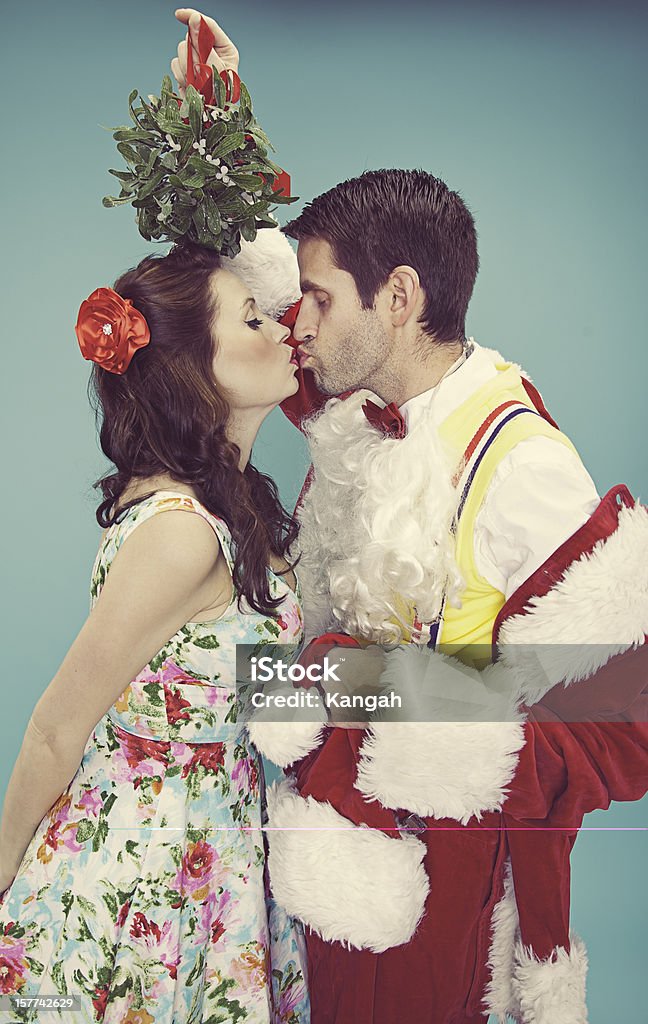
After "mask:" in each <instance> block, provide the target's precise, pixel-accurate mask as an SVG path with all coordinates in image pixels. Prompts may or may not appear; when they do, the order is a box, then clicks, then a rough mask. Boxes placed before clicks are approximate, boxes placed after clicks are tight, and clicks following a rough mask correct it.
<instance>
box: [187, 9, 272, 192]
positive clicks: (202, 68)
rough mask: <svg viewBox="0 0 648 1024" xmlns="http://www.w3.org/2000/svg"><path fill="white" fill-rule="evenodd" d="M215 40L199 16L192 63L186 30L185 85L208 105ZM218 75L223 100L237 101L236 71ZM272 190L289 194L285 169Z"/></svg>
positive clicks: (238, 82) (239, 89)
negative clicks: (211, 61)
mask: <svg viewBox="0 0 648 1024" xmlns="http://www.w3.org/2000/svg"><path fill="white" fill-rule="evenodd" d="M215 42H216V40H215V39H214V35H213V33H212V30H211V29H210V27H209V25H208V24H207V22H206V21H205V19H204V18H201V19H200V25H199V27H198V60H197V62H196V64H195V65H194V60H193V52H192V46H191V38H190V33H189V31H187V85H193V87H194V89H196V90H197V91H198V92H199V93H200V95H201V96H202V97H203V99H204V101H205V104H208V105H210V106H213V105H214V80H213V77H212V69H211V67H210V65H209V64H208V63H207V58H208V57H209V54H210V52H211V50H212V49H213V46H214V43H215ZM219 77H220V78H221V79H222V81H223V82H224V83H225V101H226V102H227V103H238V101H239V100H240V98H241V79H240V78H239V76H238V75H237V73H236V71H232V70H231V68H227V69H225V70H224V71H221V72H220V74H219ZM272 191H273V192H283V194H284V195H285V196H289V195H290V175H289V174H288V173H287V172H286V171H282V172H281V173H280V174H279V175H278V176H277V177H276V178H275V179H274V181H273V183H272Z"/></svg>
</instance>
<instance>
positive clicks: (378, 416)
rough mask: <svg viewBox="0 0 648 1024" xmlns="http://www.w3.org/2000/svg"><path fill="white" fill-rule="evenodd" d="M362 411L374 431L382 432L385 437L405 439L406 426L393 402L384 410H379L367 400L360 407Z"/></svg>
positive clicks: (377, 406)
mask: <svg viewBox="0 0 648 1024" xmlns="http://www.w3.org/2000/svg"><path fill="white" fill-rule="evenodd" d="M362 411H363V413H364V414H365V416H366V417H367V419H368V420H369V422H370V423H371V426H372V427H375V428H376V430H380V431H382V433H383V434H384V435H385V437H397V438H401V437H405V435H406V434H407V424H406V423H405V420H404V419H403V417H402V416H401V414H400V412H399V409H398V406H397V405H396V403H395V402H390V403H389V405H386V406H385V407H384V409H381V408H380V406H379V405H376V403H375V402H371V401H370V400H369V399H367V401H366V402H365V403H364V405H363V406H362Z"/></svg>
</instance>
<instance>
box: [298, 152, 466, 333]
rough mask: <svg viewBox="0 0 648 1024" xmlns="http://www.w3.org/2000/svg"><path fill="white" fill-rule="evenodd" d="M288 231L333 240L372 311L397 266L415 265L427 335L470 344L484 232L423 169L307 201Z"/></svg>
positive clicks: (367, 179) (354, 181) (374, 174)
mask: <svg viewBox="0 0 648 1024" xmlns="http://www.w3.org/2000/svg"><path fill="white" fill-rule="evenodd" d="M283 231H284V232H285V234H287V235H289V236H290V237H291V238H296V239H298V240H301V239H307V238H320V239H324V240H325V241H327V242H328V243H329V245H330V246H331V249H332V252H333V258H334V260H335V263H336V265H337V266H338V267H339V268H340V269H341V270H346V271H347V272H348V273H349V274H351V276H352V277H353V280H354V281H355V285H356V288H357V290H358V295H359V296H360V301H361V302H362V306H363V308H364V309H370V308H372V307H373V305H374V300H375V297H376V293H377V292H378V291H379V289H380V288H381V287H382V286H383V285H384V284H386V283H387V280H388V278H389V275H390V273H391V272H392V270H393V269H394V267H398V266H401V265H406V266H409V267H413V268H414V270H416V271H417V272H418V275H419V279H420V282H421V287H422V288H423V291H424V292H425V297H426V299H425V306H424V308H423V313H422V315H421V318H420V323H421V324H422V326H423V328H424V330H425V332H426V334H429V335H430V336H431V337H432V338H433V339H434V340H435V341H439V342H442V341H455V340H457V339H461V340H463V339H464V338H465V329H466V326H465V325H466V310H467V308H468V302H469V301H470V296H471V295H472V291H473V287H474V284H475V278H476V276H477V270H478V267H479V259H478V256H477V234H476V231H475V222H474V220H473V218H472V214H471V213H470V211H469V209H468V207H467V206H466V204H465V203H464V201H463V199H462V198H461V196H460V195H459V194H458V193H457V192H451V191H450V189H449V188H448V186H447V185H446V184H445V182H443V181H441V180H440V178H435V177H433V175H431V174H428V173H427V172H426V171H421V170H414V171H404V170H380V171H365V173H364V174H361V175H360V177H358V178H351V179H350V180H349V181H343V182H342V183H341V184H340V185H336V186H335V188H332V189H330V190H329V191H328V192H325V193H324V194H323V195H321V196H318V197H317V198H316V199H314V200H313V201H312V203H308V204H307V205H306V207H305V208H304V210H303V212H302V213H301V214H300V216H299V217H296V218H295V219H294V220H292V221H290V223H289V224H287V225H286V227H285V228H284V229H283Z"/></svg>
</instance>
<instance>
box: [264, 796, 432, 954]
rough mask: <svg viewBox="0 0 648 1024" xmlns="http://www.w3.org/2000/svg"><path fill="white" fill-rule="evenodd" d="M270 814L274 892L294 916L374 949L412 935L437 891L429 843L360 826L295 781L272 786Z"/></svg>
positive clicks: (326, 935) (329, 935)
mask: <svg viewBox="0 0 648 1024" xmlns="http://www.w3.org/2000/svg"><path fill="white" fill-rule="evenodd" d="M268 813H269V823H268V827H269V829H270V832H269V839H270V844H269V845H270V854H269V858H268V865H269V869H270V879H271V883H272V890H273V894H274V897H275V899H276V900H277V902H278V903H279V904H280V905H281V906H282V907H283V908H284V910H286V911H287V913H288V914H290V915H292V916H293V917H297V918H299V919H300V920H301V921H303V922H304V924H306V925H308V926H309V927H310V928H312V929H313V930H314V931H316V932H317V933H318V934H319V935H321V936H322V938H323V939H326V940H327V941H329V942H335V941H337V942H342V943H344V944H345V945H346V946H348V947H354V948H357V949H370V950H373V952H374V953H381V952H383V951H384V950H386V949H389V948H390V947H391V946H400V945H402V944H403V943H404V942H408V941H409V940H410V939H411V937H412V935H413V934H414V932H415V930H416V927H417V925H418V923H419V921H420V919H421V917H422V915H423V910H424V908H425V900H426V898H427V895H428V892H429V884H428V879H427V875H426V873H425V870H424V868H423V866H422V863H421V861H422V860H423V856H424V854H425V846H424V845H423V843H421V842H420V841H419V840H418V839H416V838H414V837H413V836H408V837H406V838H405V839H398V838H393V839H392V838H390V837H389V836H387V835H385V834H384V833H383V832H380V831H377V830H374V829H369V828H365V827H358V826H354V825H352V823H351V822H350V821H349V820H348V818H344V817H342V816H341V815H340V814H338V812H337V811H336V810H335V809H334V808H333V807H331V805H330V804H328V803H319V802H318V801H317V800H314V799H313V798H312V797H306V798H304V797H301V796H299V795H298V794H297V793H296V792H295V791H294V790H293V789H292V788H291V786H290V784H289V783H288V782H287V781H284V782H281V783H275V784H274V785H273V786H271V787H270V789H269V790H268ZM275 830H276V831H275Z"/></svg>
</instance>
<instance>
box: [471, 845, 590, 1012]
mask: <svg viewBox="0 0 648 1024" xmlns="http://www.w3.org/2000/svg"><path fill="white" fill-rule="evenodd" d="M569 944H570V947H571V949H570V952H569V953H567V951H566V950H565V949H564V948H563V947H562V946H559V947H557V948H556V949H554V950H553V955H552V956H551V957H549V958H548V959H546V960H539V959H538V958H537V957H536V956H535V955H534V953H533V952H532V951H531V949H530V948H529V947H527V946H524V945H523V943H522V942H521V941H520V932H519V918H518V911H517V905H516V902H515V891H514V887H513V880H512V877H511V866H510V862H507V865H506V874H505V878H504V895H503V896H502V898H501V900H500V901H499V902H498V903H497V905H496V907H495V909H494V911H493V916H492V919H491V945H490V950H489V956H488V966H489V968H490V971H491V980H490V981H489V983H488V985H487V987H486V992H485V995H484V1000H483V1002H484V1008H485V1011H486V1013H488V1014H492V1015H493V1016H494V1017H495V1018H496V1019H497V1021H498V1024H506V1022H507V1021H508V1019H509V1017H512V1018H513V1019H514V1020H515V1021H518V1022H519V1024H586V1022H587V1006H586V1002H585V980H586V976H587V950H586V949H585V945H584V943H583V941H582V939H580V938H579V937H578V935H576V934H574V932H571V933H570V936H569Z"/></svg>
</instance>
